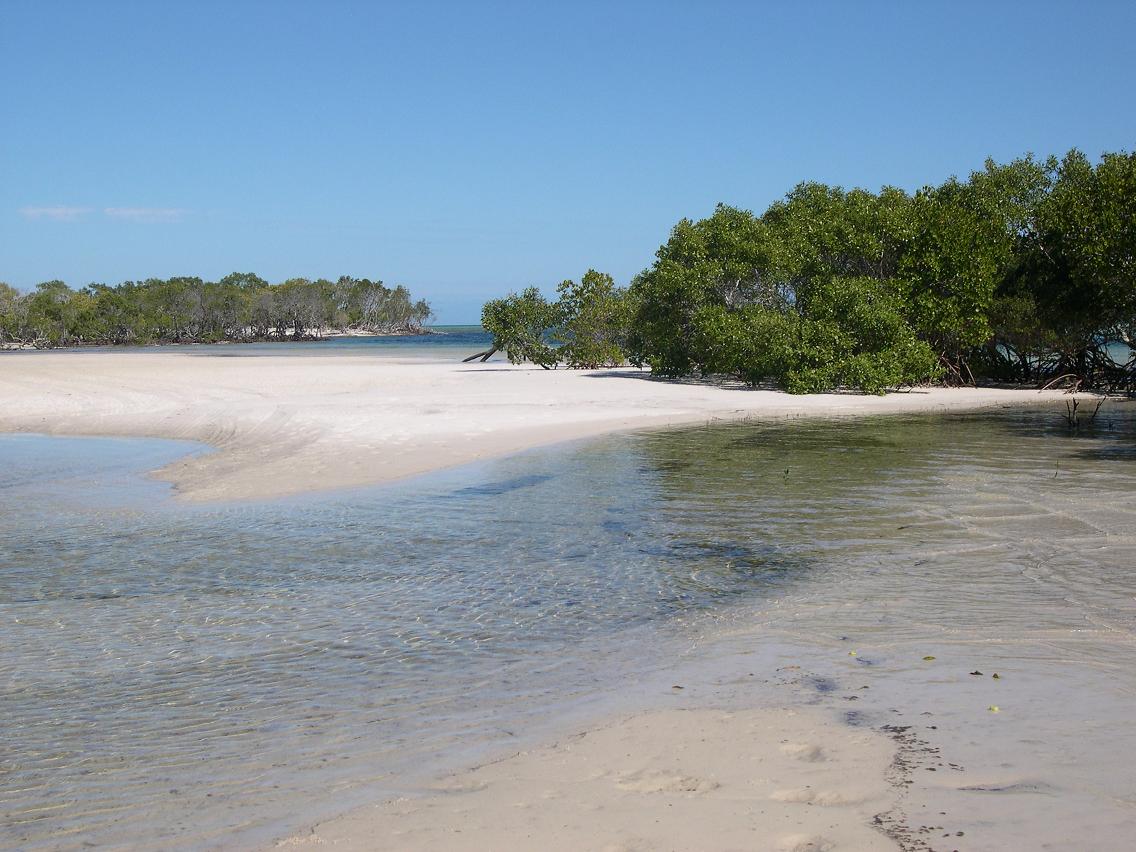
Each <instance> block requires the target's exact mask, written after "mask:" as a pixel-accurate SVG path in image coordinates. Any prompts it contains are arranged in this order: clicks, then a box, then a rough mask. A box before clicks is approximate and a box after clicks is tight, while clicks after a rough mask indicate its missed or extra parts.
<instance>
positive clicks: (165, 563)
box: [0, 404, 1136, 847]
mask: <svg viewBox="0 0 1136 852" xmlns="http://www.w3.org/2000/svg"><path fill="white" fill-rule="evenodd" d="M1134 429H1136V417H1134V416H1133V411H1132V406H1124V405H1123V404H1118V405H1116V406H1114V407H1113V408H1112V409H1111V410H1109V412H1108V418H1107V419H1105V418H1103V417H1102V419H1100V420H1099V421H1098V423H1097V424H1095V425H1094V428H1093V430H1090V431H1085V430H1082V432H1081V433H1080V434H1078V435H1070V434H1068V433H1067V431H1065V430H1064V429H1063V427H1060V421H1059V419H1058V418H1057V415H1056V414H1055V412H1054V410H1048V411H1043V412H1034V413H1021V412H1000V413H997V414H985V415H971V416H942V417H923V418H894V419H867V420H860V421H847V422H839V423H810V424H798V425H789V426H752V425H751V426H746V425H733V426H716V427H713V428H704V429H691V430H685V431H678V432H667V433H652V434H644V435H625V436H615V437H611V438H608V439H605V440H602V441H598V442H593V443H590V444H587V445H585V446H581V447H574V448H568V449H560V450H549V451H540V452H535V453H529V454H526V455H523V456H519V457H516V458H513V459H507V460H504V461H500V462H495V463H492V464H486V465H481V466H477V467H472V468H468V469H465V470H463V471H458V472H449V473H445V474H439V475H435V476H431V477H425V478H423V479H421V480H418V481H417V482H415V483H412V484H405V485H402V486H399V487H396V488H385V489H373V490H367V491H361V492H354V493H350V494H345V495H342V496H339V497H323V498H319V499H310V500H290V501H285V502H278V503H272V504H261V505H252V504H242V505H229V506H212V507H183V506H179V505H175V504H172V503H170V502H169V501H167V500H165V499H161V498H160V496H159V495H161V494H162V493H164V492H163V491H162V488H161V486H159V485H158V484H156V483H150V482H145V481H140V480H137V479H135V478H133V477H132V476H131V475H130V472H131V471H135V470H137V469H138V468H143V469H146V468H152V467H155V466H157V465H159V464H161V463H163V462H164V461H165V460H166V459H167V458H168V457H169V454H171V453H174V452H177V451H178V448H176V447H170V446H168V445H165V444H163V443H161V442H153V443H151V442H134V443H131V442H101V441H92V440H84V441H70V440H64V439H46V438H44V439H35V438H26V437H23V438H0V500H2V501H3V505H4V507H5V511H4V512H3V515H2V516H0V615H2V617H3V618H4V622H3V624H4V626H3V628H0V629H2V635H3V638H4V641H3V645H2V647H0V679H2V683H3V685H4V686H3V689H4V709H5V712H4V714H3V715H2V716H0V741H2V742H3V743H5V748H4V752H3V753H2V755H0V822H2V824H3V826H4V828H3V831H4V832H5V834H0V838H2V839H4V840H6V841H7V842H8V843H10V844H19V845H26V846H37V845H38V846H52V847H54V846H68V845H75V846H78V845H80V844H81V843H82V842H84V841H89V842H96V843H115V842H126V841H132V842H135V843H142V844H143V845H177V844H182V845H208V844H210V843H211V842H217V841H219V840H226V841H229V842H231V841H232V839H233V838H242V839H243V841H244V842H248V841H250V840H251V839H254V838H258V837H263V836H264V834H263V832H265V831H271V830H272V829H274V828H277V827H279V826H280V825H281V824H284V823H286V821H287V820H288V819H289V818H294V815H295V813H296V811H297V809H298V807H300V808H302V810H303V812H304V813H305V814H318V813H319V812H320V810H321V808H322V809H334V808H342V807H345V806H346V805H349V804H351V803H352V802H353V801H357V800H360V799H362V798H365V797H366V796H369V795H374V791H375V790H376V789H379V788H382V789H397V788H398V785H399V784H400V783H405V781H403V780H400V777H399V775H398V773H400V772H404V771H408V770H409V769H410V768H411V767H414V766H416V765H423V764H424V763H428V762H429V760H431V759H433V758H434V757H435V756H437V755H441V754H443V753H447V754H450V755H452V754H453V753H454V749H455V746H456V745H457V744H459V743H460V744H461V745H462V746H463V747H466V746H470V745H473V746H476V745H477V744H479V743H486V742H492V741H494V740H495V738H496V739H500V738H505V737H508V736H510V732H509V730H508V729H509V728H510V727H511V726H512V725H514V724H524V723H525V721H526V720H531V719H532V718H534V717H537V716H539V715H541V714H542V713H547V712H549V711H551V710H554V709H556V708H557V707H560V706H562V705H563V704H564V703H565V702H566V701H569V700H572V699H573V698H578V697H581V696H587V695H590V694H594V693H602V692H604V691H606V690H609V689H610V688H611V687H612V685H613V684H616V683H622V682H624V681H625V680H626V679H627V678H628V677H630V676H635V675H637V674H639V673H641V672H642V671H643V670H645V669H649V668H652V667H663V666H666V665H667V664H668V663H669V661H670V660H671V659H672V657H673V656H674V655H676V654H677V653H678V649H680V648H685V646H686V645H687V644H688V641H685V642H684V637H687V636H690V635H693V634H692V633H690V632H688V631H690V630H693V629H694V627H693V626H694V625H697V628H698V630H699V631H705V629H706V622H707V621H708V620H710V621H713V622H717V623H718V624H719V625H720V626H721V629H722V630H726V631H728V630H733V629H737V628H738V627H739V626H743V627H744V626H745V625H746V624H748V623H751V622H752V621H753V620H754V619H756V618H758V617H759V616H758V615H755V613H760V619H761V620H762V621H763V623H765V624H772V625H774V626H775V627H776V628H777V629H778V630H780V631H782V632H783V633H786V634H796V635H798V636H817V637H820V638H821V639H823V638H824V637H829V638H831V639H832V640H833V641H837V640H838V637H839V636H840V635H842V634H848V633H855V634H856V635H857V637H858V641H863V642H865V643H870V642H875V644H876V645H878V646H880V647H883V646H885V645H886V644H887V643H889V642H890V643H895V642H902V641H903V640H904V638H905V637H907V638H916V637H918V638H920V639H921V638H922V637H925V636H926V635H928V632H929V631H930V632H932V633H936V632H937V633H939V634H944V635H945V634H952V633H953V634H956V635H960V636H961V635H967V636H973V635H974V634H982V635H987V634H990V635H991V636H997V637H1014V636H1021V635H1026V634H1028V635H1029V636H1031V637H1036V636H1038V635H1044V636H1047V637H1050V638H1051V639H1053V640H1054V641H1057V639H1058V638H1059V637H1064V636H1067V635H1069V633H1070V631H1085V630H1089V631H1100V632H1104V633H1108V634H1109V635H1110V636H1112V635H1116V634H1120V635H1122V636H1125V637H1127V638H1128V639H1129V640H1131V638H1132V636H1133V633H1132V629H1133V617H1134V616H1136V578H1134V577H1133V574H1132V572H1131V570H1130V568H1131V566H1132V565H1134V564H1136V541H1134V539H1133V533H1132V530H1133V523H1132V522H1133V519H1134V518H1136V465H1133V464H1132V457H1131V454H1130V450H1131V447H1132V446H1133V443H1134V441H1133V435H1134ZM131 447H133V448H134V450H135V452H136V453H138V454H139V455H135V456H131V455H130V452H129V450H130V448H131ZM95 448H97V449H95ZM780 602H791V603H792V604H793V605H792V606H785V607H781V606H780ZM771 606H772V607H773V608H774V609H773V610H770V609H769V608H770V607H771ZM1078 635H1084V634H1083V633H1079V634H1078ZM617 637H618V641H616V639H617ZM1097 646H1099V647H1097ZM707 647H709V646H707ZM1079 647H1080V648H1081V649H1082V651H1081V652H1082V653H1084V654H1086V655H1088V656H1091V657H1093V659H1094V660H1095V661H1098V662H1099V663H1100V664H1101V665H1104V666H1106V667H1109V668H1115V669H1117V670H1119V669H1121V668H1123V666H1124V665H1125V664H1127V665H1128V666H1129V668H1128V670H1127V671H1129V672H1130V671H1131V662H1132V659H1131V647H1130V646H1129V647H1127V649H1126V651H1125V652H1124V655H1120V654H1118V653H1117V652H1116V645H1115V643H1111V644H1110V643H1105V642H1101V643H1097V645H1096V646H1092V645H1090V644H1087V643H1082V644H1081V645H1080V646H1079ZM1118 676H1120V677H1122V678H1127V679H1128V680H1127V681H1125V682H1126V683H1129V682H1131V678H1132V676H1131V674H1121V675H1118ZM503 729H504V730H503ZM392 775H393V777H392Z"/></svg>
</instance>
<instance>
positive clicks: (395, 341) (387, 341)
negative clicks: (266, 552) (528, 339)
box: [0, 325, 501, 363]
mask: <svg viewBox="0 0 1136 852" xmlns="http://www.w3.org/2000/svg"><path fill="white" fill-rule="evenodd" d="M430 332H431V333H428V334H393V335H360V336H349V337H325V338H320V339H317V340H302V341H298V342H294V343H293V342H290V341H273V342H266V341H256V342H252V343H210V344H205V343H202V344H192V343H191V344H159V345H146V346H73V347H64V348H61V349H53V350H51V351H52V352H58V353H67V352H73V353H81V352H151V353H156V352H176V353H179V354H187V355H210V356H213V357H219V358H242V357H258V356H266V355H275V356H288V355H322V356H330V357H336V356H342V355H356V356H363V357H370V358H381V359H383V360H385V361H390V360H394V361H414V362H423V361H425V362H446V363H450V362H455V361H460V360H461V359H462V358H465V357H466V356H469V355H473V354H474V353H475V352H483V351H485V350H487V349H489V347H490V346H491V345H492V337H491V336H490V335H489V334H487V333H486V332H485V330H484V329H483V328H482V327H481V326H479V325H439V326H432V327H431V329H430ZM34 351H35V350H30V349H28V350H13V351H9V352H0V356H3V357H6V358H20V357H22V356H24V355H27V354H28V353H29V352H34ZM500 359H501V356H499V355H495V356H494V360H500Z"/></svg>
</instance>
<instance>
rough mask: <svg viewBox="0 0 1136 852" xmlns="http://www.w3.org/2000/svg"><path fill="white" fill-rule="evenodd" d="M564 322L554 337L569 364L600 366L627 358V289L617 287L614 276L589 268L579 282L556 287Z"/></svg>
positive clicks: (608, 365)
mask: <svg viewBox="0 0 1136 852" xmlns="http://www.w3.org/2000/svg"><path fill="white" fill-rule="evenodd" d="M556 291H557V293H558V294H559V295H560V298H559V300H558V301H557V303H556V308H557V313H558V316H559V320H560V324H559V325H558V326H557V328H556V329H555V330H554V331H553V335H552V336H553V340H554V341H555V342H557V343H560V344H561V346H560V348H559V349H558V350H557V353H556V354H557V356H558V358H559V360H561V361H563V362H564V363H565V364H567V365H568V366H569V367H574V368H579V369H596V368H599V367H614V366H616V365H618V364H622V363H624V362H625V361H626V360H627V356H626V354H625V351H624V350H625V348H626V336H627V322H628V316H627V315H628V299H627V292H626V291H625V290H621V289H619V288H618V287H616V286H615V281H614V280H613V279H612V277H611V276H610V275H605V274H604V273H602V272H596V271H595V270H594V269H589V270H588V271H587V272H586V273H585V274H584V277H583V278H581V279H580V283H579V284H577V283H576V282H574V281H562V282H561V283H560V285H559V286H558V287H557V288H556Z"/></svg>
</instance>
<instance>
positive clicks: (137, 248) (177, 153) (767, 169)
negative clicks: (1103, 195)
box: [0, 0, 1136, 322]
mask: <svg viewBox="0 0 1136 852" xmlns="http://www.w3.org/2000/svg"><path fill="white" fill-rule="evenodd" d="M1134 37H1136V4H1133V3H1104V2H1100V3H1078V4H1074V3H1065V4H1048V3H1039V2H1033V3H1021V4H1011V3H997V2H985V3H966V2H952V3H941V4H931V3H898V2H897V3H873V2H842V3H812V4H806V3H800V4H789V3H776V4H775V3H770V4H760V3H756V2H751V3H724V2H722V3H714V2H709V3H706V2H702V3H692V2H686V3H667V2H656V3H630V2H628V3H619V2H608V3H588V2H570V3H559V4H544V3H537V2H532V3H477V2H473V0H470V2H462V3H410V2H406V3H399V4H382V3H378V2H356V3H349V2H319V3H317V2H314V0H313V2H308V3H290V2H263V3H262V2H205V0H197V2H194V3H182V4H174V3H158V2H152V0H148V2H113V0H103V2H76V3H63V2H50V0H36V2H30V1H29V0H0V79H2V81H3V82H2V85H0V280H4V281H8V282H9V283H11V284H14V285H16V286H17V287H21V288H29V287H31V286H34V285H35V284H36V283H37V282H39V281H43V280H48V279H52V278H62V279H64V280H66V281H67V282H68V283H70V284H72V285H73V286H81V285H84V284H87V283H90V282H92V281H105V282H118V281H122V280H127V279H140V278H146V277H151V276H160V277H167V276H170V275H201V276H203V277H205V278H217V277H220V276H222V275H225V274H226V273H228V272H231V271H233V270H241V271H255V272H258V273H259V274H260V275H263V276H264V277H266V278H268V279H269V280H272V281H278V280H283V279H284V278H286V277H291V276H309V277H318V276H327V277H337V276H339V275H341V274H350V275H356V276H366V277H371V278H382V279H383V280H384V281H386V282H387V283H388V284H395V283H402V284H406V285H407V286H409V287H410V288H411V290H412V291H413V292H414V293H415V294H416V295H421V296H424V297H426V298H428V299H430V301H431V302H432V303H433V304H434V306H435V309H436V311H437V313H438V316H439V319H440V320H441V321H443V322H462V321H467V320H476V318H477V316H478V314H479V310H480V305H481V303H482V302H483V301H484V300H485V299H487V298H491V297H493V296H496V295H502V294H504V293H505V292H507V291H509V290H511V289H518V288H521V287H524V286H527V285H529V284H536V285H539V286H541V287H544V288H545V289H546V290H550V291H551V290H552V288H554V286H555V284H556V282H558V281H560V280H561V279H563V278H568V277H572V278H575V277H578V276H579V275H580V274H582V273H583V272H584V271H585V270H586V269H588V268H589V267H595V268H597V269H601V270H603V271H607V272H610V273H611V274H613V275H614V276H615V277H616V279H617V281H620V282H626V281H627V280H629V279H630V277H631V276H632V275H634V274H635V273H636V272H638V271H639V270H640V269H642V268H643V267H645V266H646V265H648V264H649V263H650V261H651V259H652V256H653V253H654V251H655V250H656V249H657V247H658V246H659V244H660V243H661V242H662V241H663V240H664V239H665V238H666V236H667V233H668V231H669V230H670V228H671V227H672V226H673V225H674V223H675V222H676V221H678V220H679V219H680V218H682V217H684V216H689V217H694V218H697V217H701V216H705V215H707V214H709V213H710V212H711V211H712V210H713V207H714V205H715V204H716V203H717V202H719V201H724V202H727V203H730V204H735V205H738V206H742V207H746V208H749V209H753V210H756V211H759V212H760V211H761V210H764V209H765V207H766V206H767V205H768V204H769V203H770V202H771V201H773V200H775V199H777V198H779V197H780V196H782V195H783V194H784V193H785V192H786V191H788V190H789V189H791V188H792V186H793V185H794V184H796V183H797V182H799V181H801V180H806V179H808V180H821V181H825V182H829V183H835V184H840V185H843V186H865V187H868V188H873V189H875V188H878V187H879V186H880V185H882V184H892V185H897V186H901V187H905V188H908V189H914V188H917V187H919V186H921V185H923V184H925V183H935V182H938V181H941V180H942V179H944V178H946V177H948V176H949V175H951V174H959V175H965V174H966V173H967V172H969V171H970V170H971V169H972V168H976V167H979V166H980V165H981V163H982V161H983V160H984V158H985V157H987V156H993V157H994V158H995V159H998V160H1008V159H1011V158H1013V157H1015V156H1018V155H1020V154H1023V153H1025V152H1027V151H1033V152H1035V153H1037V154H1039V155H1047V154H1050V153H1061V152H1064V151H1065V150H1067V149H1068V148H1070V147H1074V146H1076V147H1079V148H1081V149H1082V150H1084V151H1085V152H1086V153H1088V154H1089V155H1091V156H1096V155H1098V154H1100V153H1101V152H1102V151H1105V150H1121V149H1124V150H1131V149H1132V148H1133V147H1136V109H1134V108H1133V103H1134V102H1136V101H1134V95H1133V92H1134V91H1136V50H1133V47H1132V45H1133V44H1134V43H1136V38H1134Z"/></svg>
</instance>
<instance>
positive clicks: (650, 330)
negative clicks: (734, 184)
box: [628, 152, 1136, 392]
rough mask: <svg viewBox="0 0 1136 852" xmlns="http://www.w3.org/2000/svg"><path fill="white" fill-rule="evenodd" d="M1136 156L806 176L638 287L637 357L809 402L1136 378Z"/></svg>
mask: <svg viewBox="0 0 1136 852" xmlns="http://www.w3.org/2000/svg"><path fill="white" fill-rule="evenodd" d="M1134 282H1136V158H1134V157H1133V155H1130V154H1106V155H1104V157H1103V158H1102V159H1101V161H1100V163H1099V164H1098V165H1096V166H1095V167H1094V166H1093V165H1092V164H1091V163H1089V162H1088V160H1086V159H1085V158H1084V157H1083V156H1082V155H1080V154H1079V153H1077V152H1071V153H1070V154H1069V155H1068V156H1067V157H1066V158H1065V160H1064V161H1062V162H1061V163H1060V165H1058V163H1057V161H1056V160H1055V159H1052V158H1051V159H1049V160H1047V161H1044V162H1041V161H1038V160H1035V159H1034V158H1033V157H1032V156H1027V157H1024V158H1021V159H1018V160H1015V161H1013V162H1011V163H1008V164H1004V165H1000V164H997V163H994V162H993V161H989V160H988V161H987V162H986V163H985V165H984V167H983V169H982V170H980V171H976V172H973V173H972V174H971V175H970V176H969V178H968V179H967V180H965V181H961V180H958V179H955V178H952V179H950V180H948V181H946V182H944V183H943V184H941V185H940V186H936V187H924V188H923V189H922V190H920V191H919V192H917V193H915V194H914V195H909V194H907V193H905V192H903V191H902V190H899V189H895V188H891V187H884V188H883V189H882V190H880V191H879V192H878V193H872V192H867V191H865V190H859V189H856V190H851V191H845V190H843V189H841V188H839V187H831V186H825V185H823V184H819V183H802V184H800V185H798V186H797V187H796V188H795V189H794V190H793V191H792V192H790V193H789V194H788V195H787V196H786V197H785V199H784V200H782V201H779V202H776V203H775V204H773V205H771V206H770V207H769V209H768V210H766V212H765V213H764V214H762V215H761V216H755V215H753V214H752V213H748V212H746V211H741V210H737V209H736V208H732V207H726V206H719V207H718V208H717V209H716V210H715V212H714V214H713V215H712V216H710V217H709V218H708V219H704V220H702V221H698V222H693V221H691V220H688V219H684V220H683V221H681V222H679V224H678V225H676V226H675V228H674V230H673V231H672V232H671V235H670V238H669V240H668V241H667V243H666V244H664V245H663V246H662V247H661V248H660V249H659V251H658V253H657V255H656V261H655V263H654V264H653V265H652V266H651V267H650V268H649V269H647V270H645V271H644V272H642V273H641V274H640V275H638V276H637V277H636V278H635V280H634V281H633V282H632V285H631V291H630V297H631V302H632V303H633V305H634V308H633V311H632V313H631V317H630V328H629V330H628V340H629V348H630V354H631V359H632V361H633V362H634V363H638V364H647V365H649V366H650V367H651V369H652V370H653V371H654V372H655V373H657V374H659V375H663V376H686V375H691V374H709V373H724V374H729V375H735V376H738V377H740V378H743V379H744V380H745V381H748V382H751V383H757V382H760V381H765V380H772V381H775V382H777V383H778V384H779V385H781V386H782V387H783V388H785V389H786V390H791V391H794V392H804V391H815V390H824V389H831V388H836V387H849V388H856V389H860V390H863V391H868V392H879V391H881V390H883V389H884V388H887V387H895V386H899V385H907V384H912V383H917V382H921V381H927V380H930V379H934V378H937V377H946V378H947V379H948V380H950V381H953V382H958V383H961V382H970V381H974V380H975V379H976V375H977V376H984V377H990V378H995V379H999V380H1007V381H1010V380H1016V381H1033V380H1041V379H1044V378H1045V377H1047V376H1050V375H1053V374H1054V373H1057V372H1061V371H1070V372H1073V373H1075V374H1076V375H1077V376H1078V377H1079V378H1080V380H1081V381H1082V382H1083V383H1084V384H1093V383H1094V382H1095V383H1100V382H1102V381H1103V382H1104V383H1105V384H1106V385H1108V386H1114V387H1116V386H1125V383H1127V385H1126V386H1128V387H1133V386H1136V356H1127V357H1131V358H1132V360H1130V361H1129V364H1128V365H1127V367H1119V366H1118V365H1116V364H1113V363H1112V362H1111V360H1110V358H1109V357H1106V353H1108V352H1118V351H1119V352H1129V353H1132V352H1136V349H1133V348H1129V347H1132V345H1133V344H1134V343H1136V340H1134V338H1133V334H1134V333H1136V284H1134Z"/></svg>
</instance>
